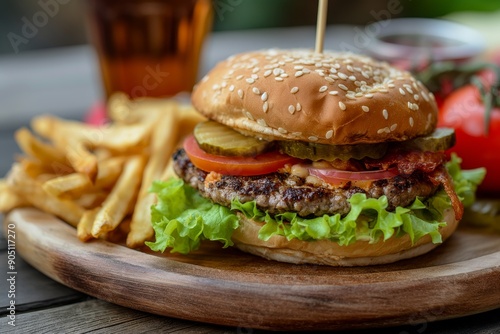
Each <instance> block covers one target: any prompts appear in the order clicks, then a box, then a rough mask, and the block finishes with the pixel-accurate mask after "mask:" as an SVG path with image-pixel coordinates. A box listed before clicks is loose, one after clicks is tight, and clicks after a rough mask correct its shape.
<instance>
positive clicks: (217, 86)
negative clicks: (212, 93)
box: [212, 85, 220, 90]
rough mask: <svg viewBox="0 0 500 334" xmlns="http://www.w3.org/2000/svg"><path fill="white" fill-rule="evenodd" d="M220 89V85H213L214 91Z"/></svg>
mask: <svg viewBox="0 0 500 334" xmlns="http://www.w3.org/2000/svg"><path fill="white" fill-rule="evenodd" d="M219 88H220V86H219V85H213V86H212V89H213V90H217V89H219Z"/></svg>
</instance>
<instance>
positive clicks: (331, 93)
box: [328, 90, 339, 95]
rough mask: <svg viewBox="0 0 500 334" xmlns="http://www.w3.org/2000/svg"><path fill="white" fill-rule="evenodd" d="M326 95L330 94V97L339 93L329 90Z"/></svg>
mask: <svg viewBox="0 0 500 334" xmlns="http://www.w3.org/2000/svg"><path fill="white" fill-rule="evenodd" d="M328 94H330V95H338V94H339V92H338V91H336V90H331V91H329V92H328Z"/></svg>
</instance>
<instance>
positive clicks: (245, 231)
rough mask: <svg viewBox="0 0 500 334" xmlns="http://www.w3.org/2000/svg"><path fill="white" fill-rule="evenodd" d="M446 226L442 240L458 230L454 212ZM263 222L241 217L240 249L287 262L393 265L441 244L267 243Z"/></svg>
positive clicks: (406, 241) (427, 238)
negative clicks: (260, 237) (261, 232)
mask: <svg viewBox="0 0 500 334" xmlns="http://www.w3.org/2000/svg"><path fill="white" fill-rule="evenodd" d="M443 221H445V222H446V223H447V225H446V226H445V227H442V228H441V229H440V230H439V232H440V233H441V235H442V238H443V241H444V240H446V239H447V238H448V237H449V236H450V235H451V234H452V233H453V232H454V231H455V229H456V228H457V225H458V221H457V220H456V219H455V216H454V211H453V209H448V210H446V211H445V212H444V214H443ZM261 227H262V223H258V222H255V221H253V220H251V219H247V218H245V217H244V216H243V215H240V227H239V228H238V229H237V230H236V231H235V232H234V233H233V241H234V244H235V245H236V247H237V248H239V249H240V250H242V251H244V252H247V253H251V254H254V255H258V256H261V257H264V258H266V259H269V260H276V261H280V262H288V263H297V264H299V263H311V264H324V265H330V266H346V267H347V266H368V265H375V264H386V263H392V262H396V261H399V260H403V259H409V258H412V257H415V256H418V255H422V254H425V253H427V252H429V251H431V250H432V249H434V248H435V247H437V246H438V245H439V244H433V243H432V240H431V237H430V236H429V235H426V236H424V237H422V238H420V239H419V240H418V241H417V242H416V243H415V244H413V245H412V243H411V240H410V237H409V236H408V235H404V236H403V237H399V238H398V237H392V238H390V239H388V240H386V241H382V240H381V241H379V242H377V243H373V244H370V243H369V242H368V241H356V242H355V243H353V244H350V245H348V246H340V245H339V244H337V243H336V242H332V241H328V240H319V241H301V240H297V239H293V240H287V239H286V238H285V237H283V236H273V237H271V238H270V239H269V240H268V241H264V240H260V239H259V238H258V234H259V229H260V228H261Z"/></svg>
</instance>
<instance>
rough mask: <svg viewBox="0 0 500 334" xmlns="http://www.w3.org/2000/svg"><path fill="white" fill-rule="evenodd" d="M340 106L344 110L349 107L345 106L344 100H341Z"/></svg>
mask: <svg viewBox="0 0 500 334" xmlns="http://www.w3.org/2000/svg"><path fill="white" fill-rule="evenodd" d="M339 108H340V109H342V110H346V109H347V107H346V106H345V104H344V102H342V101H339Z"/></svg>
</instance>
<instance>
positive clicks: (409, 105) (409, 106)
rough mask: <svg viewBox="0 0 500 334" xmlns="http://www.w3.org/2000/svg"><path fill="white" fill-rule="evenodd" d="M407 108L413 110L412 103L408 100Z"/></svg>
mask: <svg viewBox="0 0 500 334" xmlns="http://www.w3.org/2000/svg"><path fill="white" fill-rule="evenodd" d="M408 108H410V109H411V110H413V103H411V102H410V101H408Z"/></svg>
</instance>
